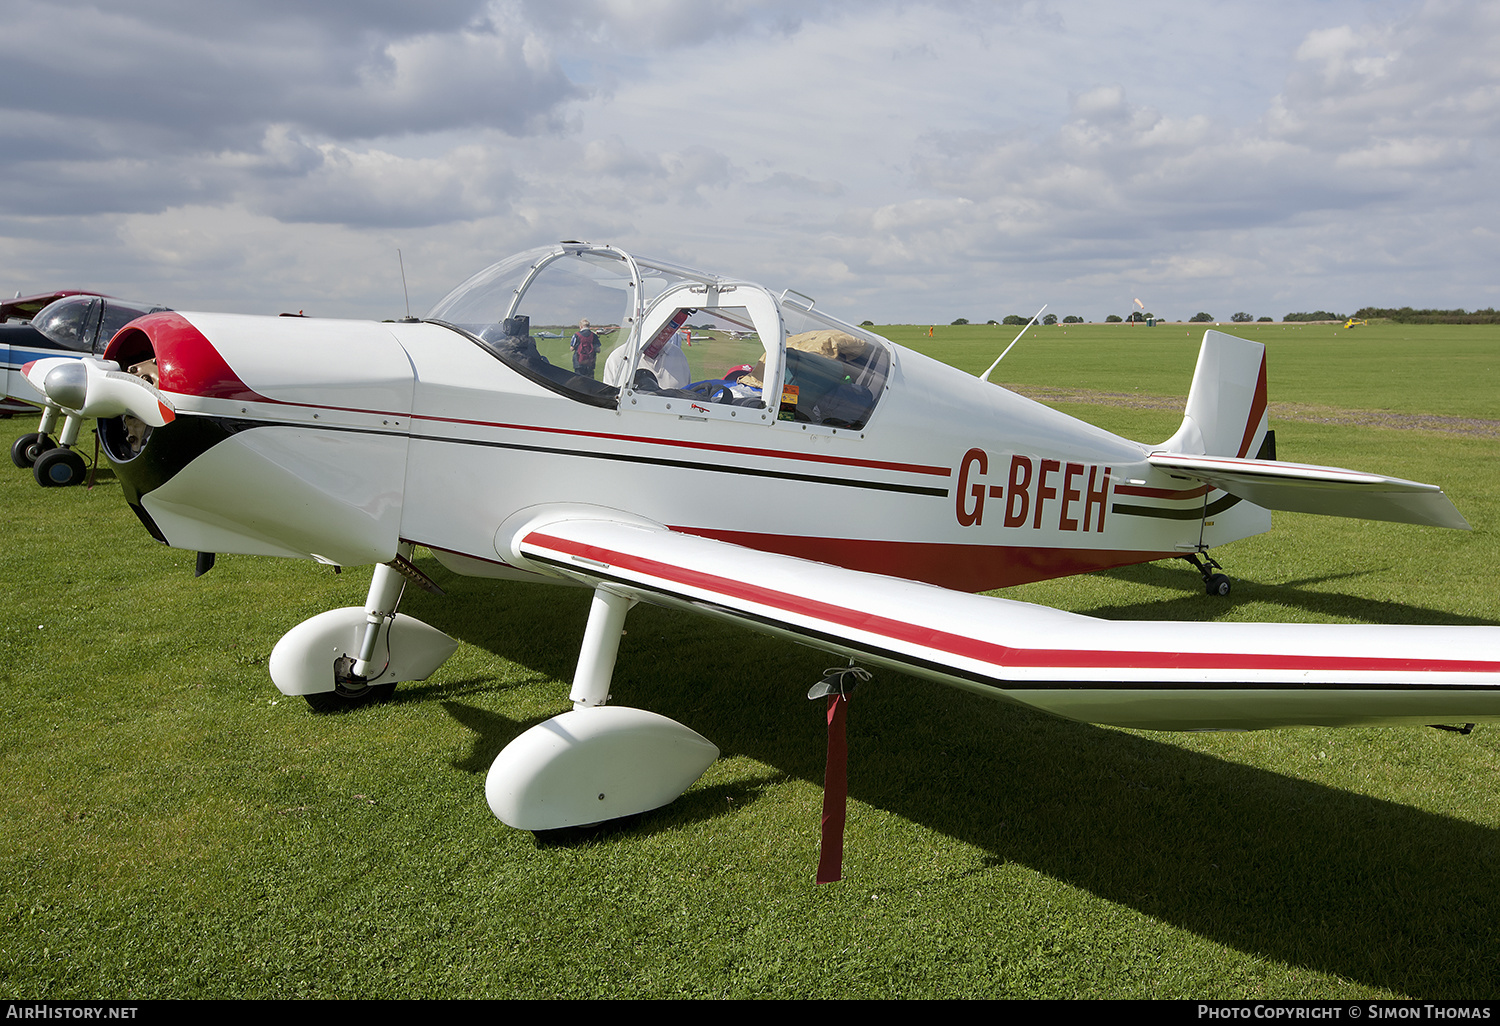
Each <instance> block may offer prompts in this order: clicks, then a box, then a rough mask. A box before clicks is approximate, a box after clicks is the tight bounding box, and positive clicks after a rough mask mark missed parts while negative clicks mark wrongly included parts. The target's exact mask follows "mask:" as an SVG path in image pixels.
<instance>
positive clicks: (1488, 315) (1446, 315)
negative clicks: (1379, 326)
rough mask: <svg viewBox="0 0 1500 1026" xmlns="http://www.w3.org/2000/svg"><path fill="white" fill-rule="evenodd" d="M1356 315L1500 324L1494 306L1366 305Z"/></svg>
mask: <svg viewBox="0 0 1500 1026" xmlns="http://www.w3.org/2000/svg"><path fill="white" fill-rule="evenodd" d="M1354 316H1355V317H1358V318H1360V319H1361V320H1369V319H1370V318H1373V317H1384V318H1386V319H1387V320H1392V321H1395V322H1396V323H1397V324H1500V313H1496V312H1495V309H1494V308H1493V307H1490V308H1487V309H1484V310H1475V311H1474V312H1473V313H1468V312H1466V311H1464V310H1413V309H1412V308H1411V307H1409V306H1403V307H1401V308H1400V309H1399V310H1390V309H1384V308H1380V307H1374V306H1366V307H1361V308H1360V310H1359V311H1358V312H1357V313H1356V314H1355V315H1354ZM1287 320H1291V318H1290V317H1288V318H1287Z"/></svg>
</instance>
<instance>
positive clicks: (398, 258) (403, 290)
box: [396, 246, 411, 320]
mask: <svg viewBox="0 0 1500 1026" xmlns="http://www.w3.org/2000/svg"><path fill="white" fill-rule="evenodd" d="M396 262H397V263H399V264H400V265H401V295H402V297H404V298H405V299H406V319H407V320H411V294H410V293H408V292H407V291H406V261H405V260H403V259H402V258H401V247H400V246H397V247H396Z"/></svg>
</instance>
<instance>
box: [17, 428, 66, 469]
mask: <svg viewBox="0 0 1500 1026" xmlns="http://www.w3.org/2000/svg"><path fill="white" fill-rule="evenodd" d="M56 447H57V444H56V443H55V442H53V441H52V439H50V438H48V437H47V436H46V435H42V434H30V435H22V436H21V437H20V438H17V439H16V444H15V445H12V446H11V447H10V461H11V462H12V463H14V464H15V465H16V466H18V467H20V468H21V469H22V470H28V469H30V468H31V467H32V466H34V465H35V464H36V461H37V457H39V456H41V454H42V453H44V452H46V451H47V450H48V449H55V448H56Z"/></svg>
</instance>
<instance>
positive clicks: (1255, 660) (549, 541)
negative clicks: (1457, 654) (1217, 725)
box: [524, 532, 1500, 674]
mask: <svg viewBox="0 0 1500 1026" xmlns="http://www.w3.org/2000/svg"><path fill="white" fill-rule="evenodd" d="M524 540H525V541H526V542H528V543H530V544H534V545H545V546H546V547H548V548H550V549H553V550H554V551H556V552H559V553H562V554H564V555H569V556H580V557H582V558H585V559H592V560H596V561H598V562H600V563H604V564H608V565H609V566H612V567H617V568H619V569H623V570H628V571H633V572H635V573H638V574H643V575H648V576H650V577H655V578H658V579H660V580H664V581H668V582H670V583H672V584H675V585H678V586H680V587H684V588H692V589H697V590H701V591H705V592H709V593H710V594H713V595H716V596H723V597H727V598H731V599H738V600H740V601H743V602H752V603H755V604H757V605H761V606H768V607H770V608H773V609H778V610H781V611H783V612H785V613H790V614H793V615H796V616H804V617H809V618H811V619H814V620H819V621H822V622H824V623H828V624H833V625H835V626H837V627H841V628H845V629H848V630H854V631H860V632H863V633H868V634H874V635H876V636H877V637H883V638H888V639H891V640H893V641H899V642H905V643H907V644H911V645H918V646H921V647H923V648H927V649H931V650H934V651H938V652H943V653H945V654H947V655H950V656H956V657H958V658H961V659H972V660H975V661H977V662H982V663H987V664H990V665H992V666H1001V667H1004V666H1013V667H1034V668H1047V667H1060V668H1061V667H1066V668H1074V669H1109V668H1118V669H1130V670H1208V669H1220V670H1247V671H1248V670H1294V671H1302V670H1323V671H1338V670H1342V671H1357V672H1377V673H1394V672H1422V673H1487V674H1495V673H1500V662H1495V661H1491V660H1455V659H1427V660H1423V659H1389V658H1376V657H1366V656H1314V655H1289V654H1286V653H1270V654H1266V653H1253V652H1238V653H1231V652H1224V653H1218V652H1132V651H1121V650H1089V649H1045V648H1035V649H1031V648H1013V647H1011V646H1008V645H999V644H995V643H993V642H988V641H981V640H979V639H976V638H968V637H964V636H963V635H958V634H950V633H948V632H946V631H940V630H936V629H934V628H931V627H924V626H921V625H919V624H913V623H907V622H904V621H901V620H892V619H890V618H888V617H883V616H878V615H875V614H873V613H863V612H860V611H859V610H855V609H847V608H845V607H843V606H836V605H831V604H829V603H826V602H819V601H817V600H815V599H808V598H803V597H802V596H799V595H790V594H787V593H785V592H779V591H773V590H771V589H769V588H762V587H759V586H757V585H754V584H747V583H745V582H744V581H739V580H735V579H733V578H726V577H718V576H715V575H713V574H706V573H703V572H701V571H698V570H689V569H686V568H684V567H680V566H675V565H673V564H669V563H661V562H658V561H657V560H654V559H648V558H645V557H642V556H636V555H633V554H631V553H628V552H617V551H615V550H613V549H607V548H604V547H603V546H600V545H590V544H587V543H584V542H577V541H573V540H571V539H568V538H559V537H557V536H555V535H549V534H543V533H540V532H538V533H533V534H529V535H527V536H526V538H525V539H524Z"/></svg>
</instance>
